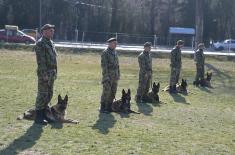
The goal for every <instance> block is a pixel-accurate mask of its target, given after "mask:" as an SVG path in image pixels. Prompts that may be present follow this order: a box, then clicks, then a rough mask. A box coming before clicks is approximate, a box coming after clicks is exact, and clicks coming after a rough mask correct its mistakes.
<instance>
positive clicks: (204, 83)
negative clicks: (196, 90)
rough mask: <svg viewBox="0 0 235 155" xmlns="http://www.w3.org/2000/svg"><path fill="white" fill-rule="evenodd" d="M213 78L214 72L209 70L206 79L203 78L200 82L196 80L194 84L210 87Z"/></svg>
mask: <svg viewBox="0 0 235 155" xmlns="http://www.w3.org/2000/svg"><path fill="white" fill-rule="evenodd" d="M211 78H212V73H209V72H207V73H206V79H201V80H199V81H198V82H196V81H194V82H193V85H195V86H199V85H200V86H201V87H209V88H212V86H211Z"/></svg>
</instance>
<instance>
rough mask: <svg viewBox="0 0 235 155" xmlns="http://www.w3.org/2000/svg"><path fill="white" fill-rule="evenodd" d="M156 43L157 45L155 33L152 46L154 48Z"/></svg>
mask: <svg viewBox="0 0 235 155" xmlns="http://www.w3.org/2000/svg"><path fill="white" fill-rule="evenodd" d="M156 45H157V35H156V34H154V41H153V47H154V48H156Z"/></svg>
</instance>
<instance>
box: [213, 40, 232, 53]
mask: <svg viewBox="0 0 235 155" xmlns="http://www.w3.org/2000/svg"><path fill="white" fill-rule="evenodd" d="M213 47H214V49H215V50H217V51H222V50H229V49H230V50H233V51H235V40H234V39H226V40H224V41H223V42H216V43H214V44H213Z"/></svg>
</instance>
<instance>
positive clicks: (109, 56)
mask: <svg viewBox="0 0 235 155" xmlns="http://www.w3.org/2000/svg"><path fill="white" fill-rule="evenodd" d="M101 67H102V84H103V92H102V96H101V102H100V104H101V109H105V110H107V111H110V110H111V104H112V102H113V99H114V98H115V95H116V92H117V85H118V80H119V78H120V70H119V61H118V55H117V53H116V51H115V50H114V49H111V48H107V49H106V50H104V51H103V53H102V55H101Z"/></svg>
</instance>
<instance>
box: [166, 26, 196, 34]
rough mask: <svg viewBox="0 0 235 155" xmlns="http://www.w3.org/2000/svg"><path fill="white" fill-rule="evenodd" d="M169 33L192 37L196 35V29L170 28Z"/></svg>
mask: <svg viewBox="0 0 235 155" xmlns="http://www.w3.org/2000/svg"><path fill="white" fill-rule="evenodd" d="M169 33H171V34H190V35H194V34H195V29H194V28H183V27H170V28H169Z"/></svg>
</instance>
